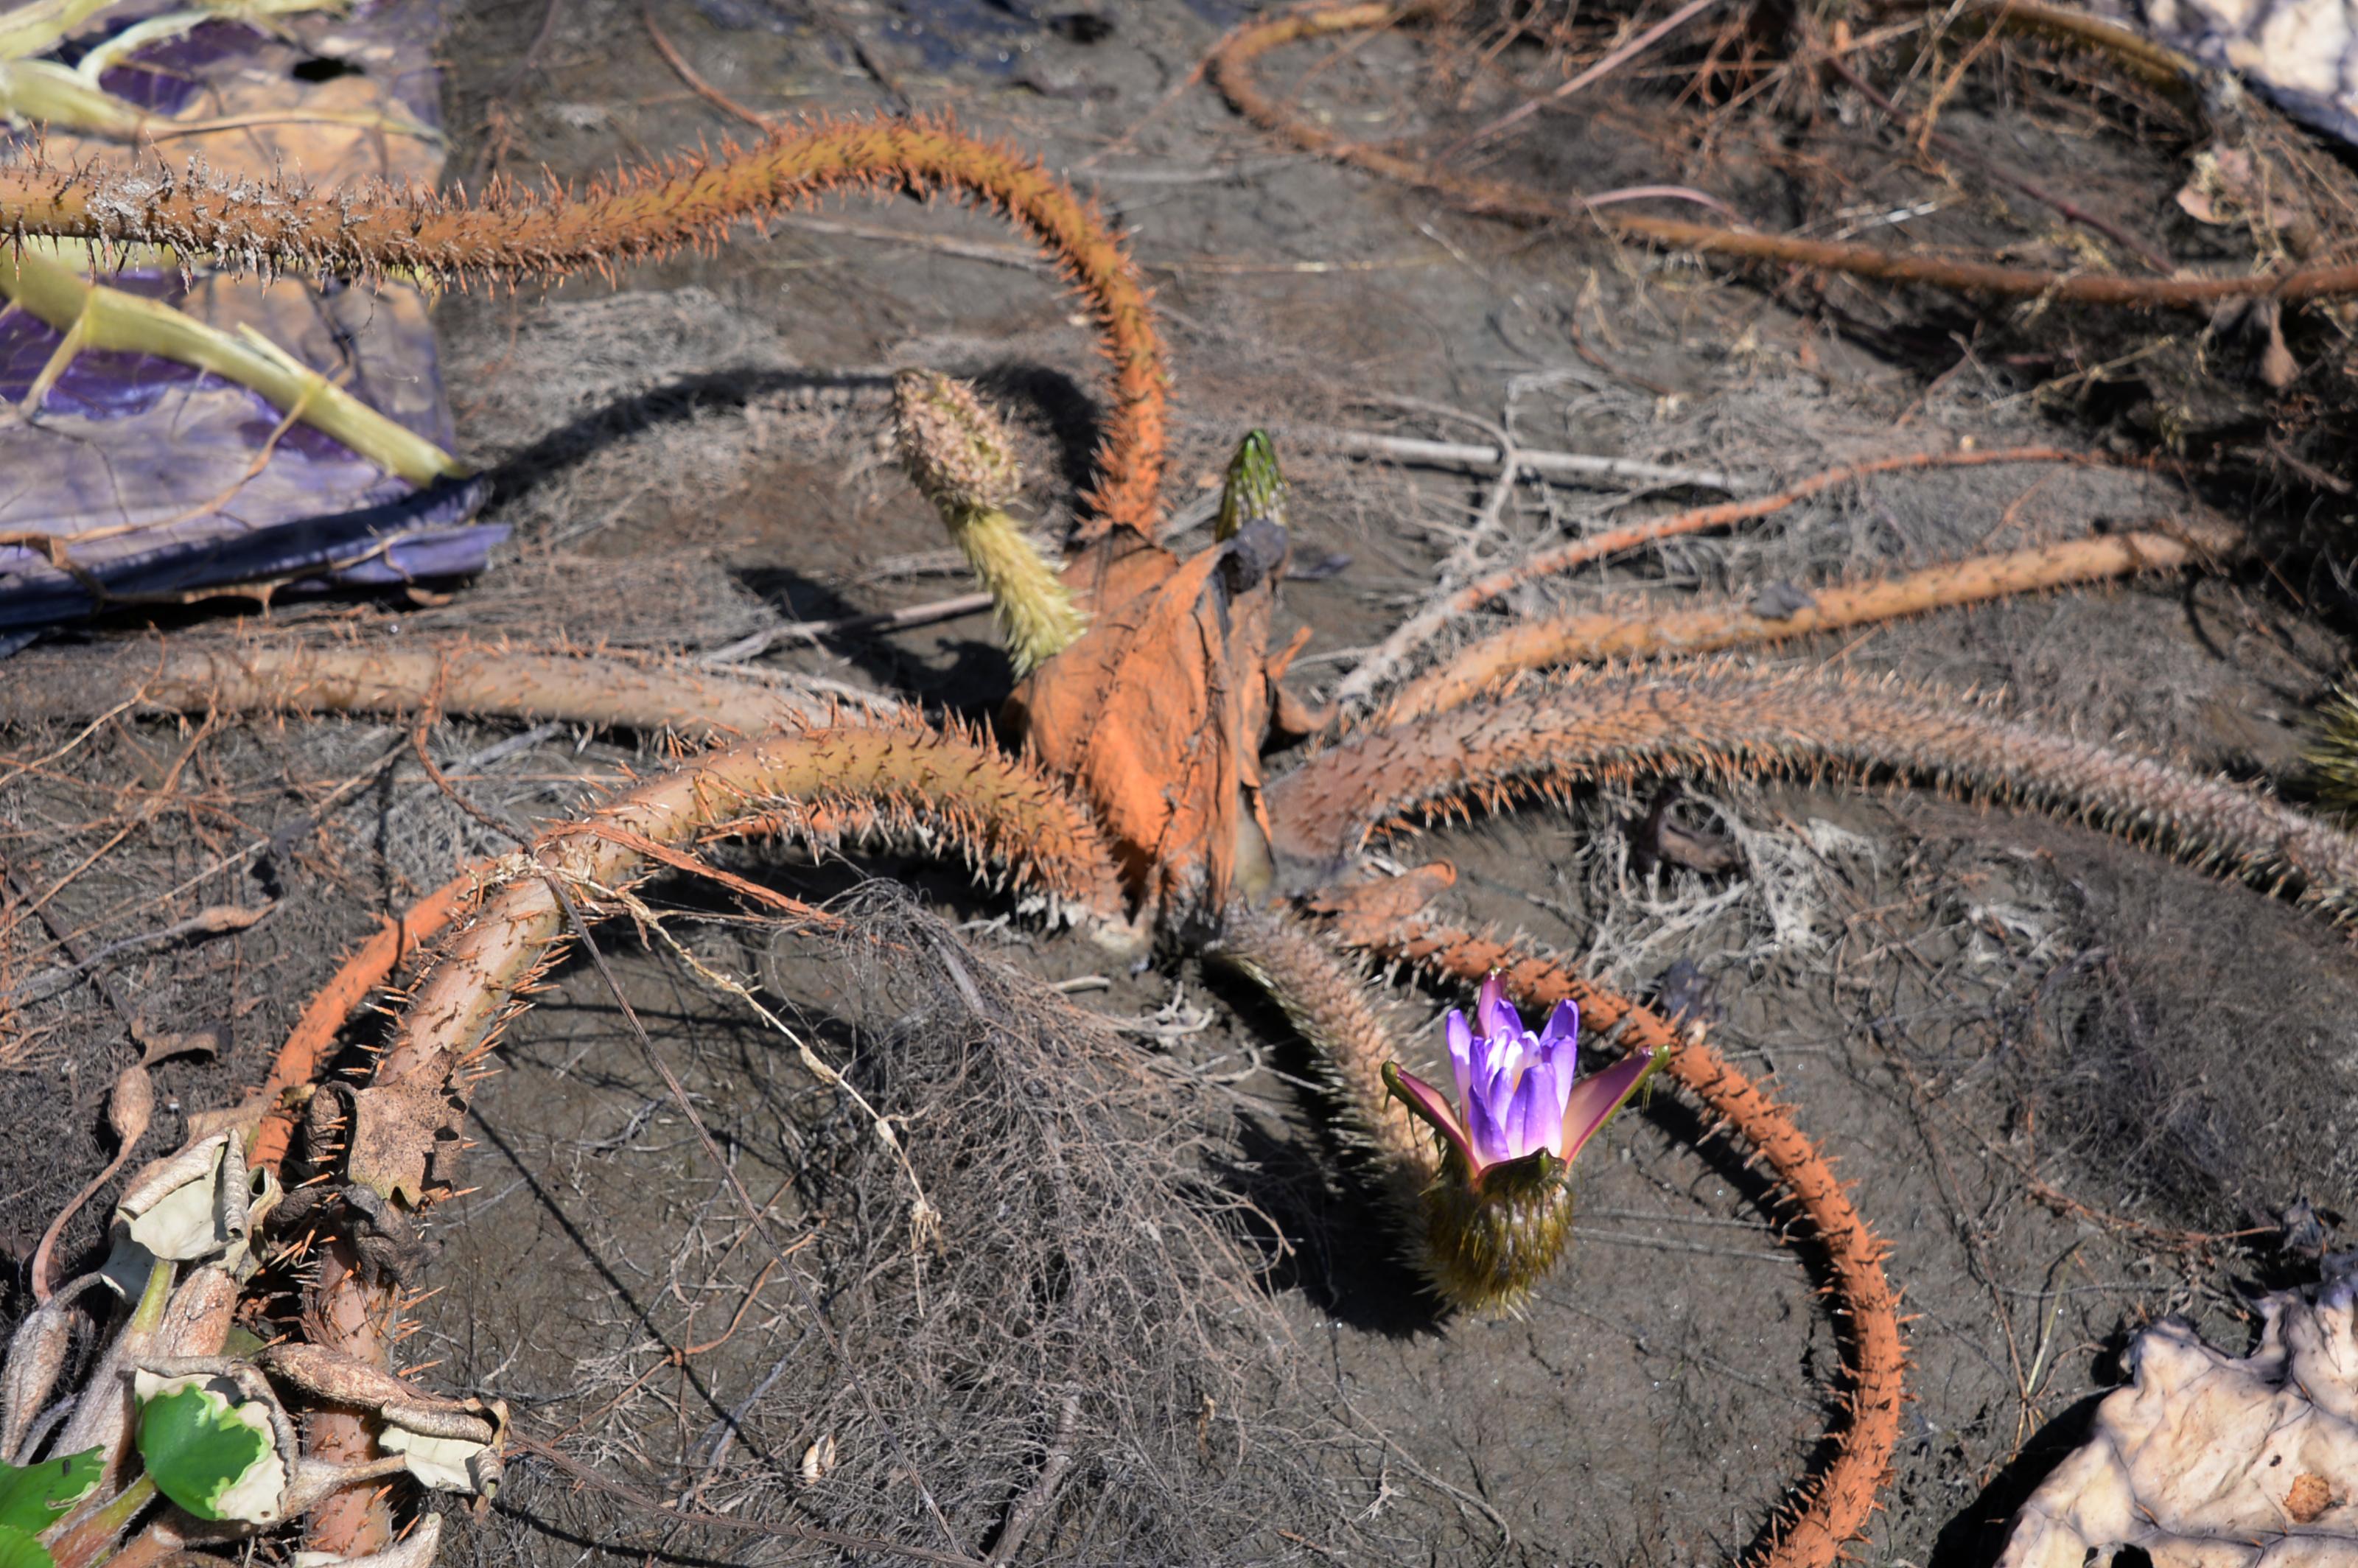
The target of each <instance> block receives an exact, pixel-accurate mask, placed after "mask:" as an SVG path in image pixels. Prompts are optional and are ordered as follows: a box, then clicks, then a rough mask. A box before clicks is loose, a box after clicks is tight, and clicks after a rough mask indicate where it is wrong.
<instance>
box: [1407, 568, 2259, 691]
mask: <svg viewBox="0 0 2358 1568" xmlns="http://www.w3.org/2000/svg"><path fill="white" fill-rule="evenodd" d="M2237 544H2238V540H2237V539H2236V538H2235V537H2234V535H2231V534H2229V533H2228V532H2227V531H2226V530H2224V529H2214V528H2203V529H2195V528H2186V527H2180V528H2177V529H2174V530H2173V531H2171V532H2169V533H2157V532H2139V533H2131V534H2110V535H2102V536H2099V537H2096V538H2090V539H2071V540H2067V541H2066V542H2064V543H2062V544H2060V545H2040V546H2036V547H2034V548H2031V549H2027V550H2008V551H2004V552H2001V553H1997V554H1993V555H1986V556H1974V557H1970V558H1968V559H1966V560H1962V561H1951V562H1949V563H1947V564H1945V565H1942V566H1937V567H1926V568H1923V569H1922V570H1920V571H1913V572H1905V573H1900V574H1898V575H1895V576H1892V577H1887V578H1877V579H1873V580H1871V581H1867V582H1856V583H1849V584H1844V585H1841V586H1837V587H1833V588H1822V589H1813V590H1812V593H1811V595H1810V602H1809V603H1808V604H1806V605H1804V606H1802V607H1801V609H1799V610H1796V611H1793V612H1792V613H1790V614H1789V615H1763V614H1761V613H1760V612H1758V611H1756V610H1753V609H1752V608H1750V607H1749V606H1748V605H1747V604H1745V603H1743V602H1741V601H1729V600H1723V601H1721V602H1718V603H1714V604H1709V605H1706V606H1704V607H1703V608H1701V609H1689V610H1663V609H1661V608H1660V607H1658V606H1649V607H1647V608H1644V609H1639V610H1627V611H1591V612H1589V613H1586V614H1581V615H1557V616H1552V617H1550V618H1548V619H1547V620H1544V621H1532V622H1525V623H1524V624H1522V625H1520V626H1512V627H1509V628H1508V629H1507V630H1506V631H1504V632H1498V633H1493V634H1492V635H1490V636H1487V637H1485V638H1483V639H1482V640H1481V641H1480V642H1478V643H1474V644H1473V645H1472V646H1470V647H1468V648H1466V649H1464V650H1463V651H1461V652H1460V653H1458V654H1456V655H1455V656H1454V657H1452V658H1451V659H1450V660H1449V661H1448V662H1447V663H1446V664H1444V665H1441V666H1440V667H1439V668H1437V669H1433V670H1431V671H1428V672H1427V673H1426V674H1424V675H1423V676H1419V677H1418V678H1417V679H1416V680H1414V681H1412V682H1411V683H1410V684H1409V686H1408V687H1407V688H1406V689H1405V690H1403V691H1402V692H1401V695H1400V696H1399V697H1395V698H1393V699H1392V701H1391V702H1390V703H1389V704H1387V705H1386V706H1385V708H1384V711H1383V722H1384V723H1386V724H1397V723H1400V722H1401V721H1402V720H1404V719H1412V718H1415V717H1417V716H1418V715H1420V714H1426V713H1438V712H1440V711H1441V710H1442V709H1443V708H1455V707H1456V706H1457V705H1458V704H1459V703H1461V702H1466V701H1468V700H1470V699H1472V698H1473V697H1476V696H1477V695H1479V694H1480V693H1481V692H1483V691H1485V690H1487V689H1488V688H1489V687H1495V686H1497V685H1498V683H1499V682H1500V681H1502V680H1504V679H1506V678H1507V677H1508V676H1514V675H1519V674H1520V673H1522V672H1524V671H1526V670H1536V669H1544V668H1546V667H1547V666H1549V665H1569V664H1600V663H1603V662H1604V661H1606V660H1607V659H1650V658H1660V657H1662V656H1664V655H1666V654H1714V653H1719V652H1721V651H1723V650H1725V649H1728V648H1735V647H1742V646H1745V645H1747V644H1753V643H1775V642H1780V641H1782V640H1783V639H1785V638H1787V637H1801V636H1806V635H1807V634H1809V633H1812V632H1832V631H1836V630H1839V629H1841V628H1843V627H1846V626H1866V625H1872V624H1874V623H1876V622H1881V621H1893V620H1897V619H1898V618H1899V617H1901V616H1906V615H1921V614H1923V613H1924V612H1925V611H1931V610H1942V609H1946V608H1949V607H1952V606H1955V605H1961V604H1978V603H1982V602H1983V601H1985V600H1992V599H2003V598H2006V596H2008V595H2010V594H2017V593H2037V592H2039V591H2042V590H2044V589H2056V588H2062V587H2065V586H2066V585H2068V584H2071V583H2082V582H2099V581H2102V580H2104V579H2107V578H2117V577H2126V576H2128V575H2130V574H2131V573H2133V572H2151V571H2171V570H2175V569H2177V568H2180V567H2185V566H2188V565H2190V564H2194V563H2197V562H2199V561H2201V560H2204V559H2206V558H2212V557H2218V556H2222V555H2225V554H2227V553H2229V552H2230V551H2232V550H2234V548H2235V547H2236V546H2237Z"/></svg>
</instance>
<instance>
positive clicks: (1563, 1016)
mask: <svg viewBox="0 0 2358 1568" xmlns="http://www.w3.org/2000/svg"><path fill="white" fill-rule="evenodd" d="M1579 1038H1580V1004H1579V1003H1578V1002H1576V1001H1569V1000H1567V1001H1560V1002H1558V1003H1556V1004H1555V1011H1553V1012H1552V1013H1550V1014H1548V1021H1547V1027H1546V1028H1545V1029H1542V1030H1541V1031H1540V1044H1542V1045H1547V1044H1553V1043H1554V1042H1556V1041H1558V1040H1577V1039H1579Z"/></svg>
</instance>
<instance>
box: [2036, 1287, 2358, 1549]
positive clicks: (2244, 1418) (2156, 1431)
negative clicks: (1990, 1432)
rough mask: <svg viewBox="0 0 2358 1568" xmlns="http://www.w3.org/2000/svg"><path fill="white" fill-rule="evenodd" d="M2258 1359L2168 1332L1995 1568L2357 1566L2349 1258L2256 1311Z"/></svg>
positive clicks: (2179, 1328)
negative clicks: (2310, 1286)
mask: <svg viewBox="0 0 2358 1568" xmlns="http://www.w3.org/2000/svg"><path fill="white" fill-rule="evenodd" d="M2260 1311H2261V1313H2262V1314H2263V1317H2264V1319H2265V1323H2266V1326H2265V1328H2264V1329H2263V1330H2262V1333H2261V1336H2260V1344H2259V1347H2258V1348H2257V1349H2256V1350H2255V1351H2254V1352H2253V1353H2252V1354H2251V1355H2249V1356H2247V1357H2240V1358H2239V1357H2233V1356H2229V1355H2227V1354H2225V1353H2224V1352H2223V1351H2219V1350H2214V1349H2212V1347H2211V1346H2207V1345H2205V1344H2203V1343H2202V1341H2201V1339H2200V1338H2198V1337H2196V1336H2195V1334H2194V1331H2193V1330H2192V1329H2191V1328H2190V1327H2188V1326H2187V1325H2184V1324H2182V1323H2178V1322H2174V1321H2172V1322H2163V1323H2160V1324H2157V1325H2154V1326H2153V1327H2152V1328H2149V1329H2147V1330H2146V1331H2145V1332H2144V1333H2143V1334H2141V1335H2139V1336H2137V1337H2136V1342H2135V1343H2134V1344H2133V1345H2131V1346H2130V1347H2129V1357H2128V1358H2129V1364H2130V1366H2131V1367H2132V1368H2134V1370H2135V1374H2136V1380H2135V1381H2134V1382H2133V1383H2132V1384H2131V1385H2130V1386H2129V1387H2127V1388H2125V1389H2122V1390H2118V1391H2116V1392H2115V1393H2113V1394H2111V1395H2109V1396H2108V1397H2106V1399H2105V1400H2104V1403H2103V1404H2101V1405H2099V1406H2098V1407H2097V1408H2096V1421H2095V1429H2094V1431H2093V1432H2092V1433H2090V1434H2089V1438H2088V1441H2087V1443H2086V1444H2083V1445H2082V1446H2081V1447H2079V1448H2077V1449H2074V1450H2073V1451H2072V1453H2071V1455H2070V1456H2069V1457H2068V1458H2066V1459H2065V1460H2064V1461H2063V1463H2062V1464H2061V1465H2058V1466H2057V1467H2056V1469H2055V1471H2054V1473H2053V1474H2052V1475H2050V1476H2048V1477H2047V1479H2046V1480H2045V1481H2044V1482H2043V1483H2041V1484H2040V1486H2039V1489H2038V1490H2037V1491H2036V1492H2034V1493H2032V1494H2031V1496H2030V1500H2029V1501H2028V1502H2027V1503H2025V1504H2024V1505H2023V1507H2022V1510H2021V1512H2019V1513H2018V1514H2017V1515H2016V1516H2015V1519H2014V1522H2013V1525H2012V1527H2011V1533H2010V1535H2009V1537H2008V1539H2007V1541H2006V1552H2005V1554H2004V1555H2003V1556H2002V1557H2000V1558H1999V1559H1998V1568H2082V1564H2085V1565H2086V1568H2108V1565H2110V1564H2113V1563H2124V1562H2128V1561H2132V1560H2135V1561H2145V1562H2150V1563H2152V1565H2153V1568H2293V1565H2294V1564H2299V1568H2358V1321H2353V1320H2358V1254H2348V1255H2344V1256H2343V1257H2342V1258H2341V1259H2340V1260H2338V1266H2336V1267H2330V1268H2329V1269H2328V1271H2327V1279H2326V1282H2325V1283H2324V1284H2322V1285H2320V1286H2319V1287H2317V1288H2316V1289H2315V1290H2313V1291H2310V1292H2300V1291H2286V1292H2277V1294H2274V1295H2271V1296H2268V1297H2266V1298H2265V1299H2264V1300H2263V1301H2262V1302H2261V1303H2260Z"/></svg>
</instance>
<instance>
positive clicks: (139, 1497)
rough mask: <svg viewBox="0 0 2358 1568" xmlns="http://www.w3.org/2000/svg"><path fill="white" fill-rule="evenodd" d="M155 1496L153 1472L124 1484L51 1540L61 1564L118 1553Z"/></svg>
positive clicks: (84, 1567)
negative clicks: (99, 1506)
mask: <svg viewBox="0 0 2358 1568" xmlns="http://www.w3.org/2000/svg"><path fill="white" fill-rule="evenodd" d="M141 1304H142V1305H143V1306H144V1305H145V1304H146V1303H144V1302H143V1303H141ZM155 1500H156V1482H155V1479H154V1477H152V1476H140V1477H139V1478H138V1479H137V1480H135V1481H134V1482H132V1483H131V1484H130V1485H129V1486H127V1487H124V1488H123V1490H121V1491H120V1492H117V1493H116V1494H115V1495H114V1498H112V1499H110V1500H109V1501H108V1502H107V1504H106V1506H105V1507H103V1508H102V1509H99V1510H98V1511H97V1512H96V1513H94V1514H92V1515H91V1516H90V1517H88V1518H87V1519H83V1520H82V1521H81V1523H80V1524H77V1525H74V1526H72V1527H70V1529H68V1530H66V1532H65V1534H64V1535H62V1536H60V1537H59V1539H57V1540H55V1541H49V1542H47V1544H48V1546H49V1555H50V1556H51V1557H52V1558H54V1559H56V1561H57V1568H97V1564H99V1563H103V1562H104V1561H105V1560H106V1559H107V1558H109V1557H111V1556H113V1555H114V1547H115V1543H116V1542H117V1541H120V1540H122V1538H123V1532H124V1530H128V1529H130V1528H131V1521H132V1520H133V1519H137V1518H138V1517H139V1510H140V1509H144V1508H146V1506H147V1505H148V1504H149V1503H151V1502H154V1501H155Z"/></svg>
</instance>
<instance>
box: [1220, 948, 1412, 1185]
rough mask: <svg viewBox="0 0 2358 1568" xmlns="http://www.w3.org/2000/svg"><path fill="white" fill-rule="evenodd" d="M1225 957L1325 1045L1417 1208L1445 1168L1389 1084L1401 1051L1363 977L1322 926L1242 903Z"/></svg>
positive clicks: (1388, 1166)
mask: <svg viewBox="0 0 2358 1568" xmlns="http://www.w3.org/2000/svg"><path fill="white" fill-rule="evenodd" d="M1215 952H1216V953H1217V957H1219V959H1220V961H1221V962H1223V963H1225V964H1227V965H1228V966H1229V967H1230V968H1235V969H1237V970H1238V971H1240V972H1242V973H1243V974H1244V975H1246V976H1247V977H1248V978H1249V979H1251V980H1252V981H1253V982H1254V983H1255V984H1256V985H1259V986H1260V987H1261V989H1264V990H1266V991H1267V992H1268V993H1269V994H1270V996H1271V998H1272V999H1273V1000H1275V1001H1276V1002H1277V1005H1278V1007H1279V1008H1280V1010H1282V1011H1283V1012H1284V1014H1285V1016H1286V1020H1287V1022H1290V1023H1292V1024H1293V1027H1294V1028H1295V1030H1296V1031H1298V1032H1299V1033H1301V1035H1302V1037H1303V1039H1305V1040H1307V1041H1309V1042H1310V1043H1311V1044H1312V1045H1314V1046H1315V1047H1316V1048H1317V1053H1318V1055H1317V1060H1318V1065H1319V1068H1320V1071H1321V1073H1322V1075H1323V1076H1324V1077H1325V1082H1326V1087H1327V1088H1328V1089H1329V1090H1330V1091H1331V1092H1332V1093H1333V1094H1334V1095H1335V1097H1336V1099H1338V1100H1339V1101H1341V1102H1342V1104H1343V1106H1344V1108H1346V1109H1347V1110H1348V1111H1349V1113H1350V1114H1351V1116H1352V1117H1353V1118H1354V1119H1356V1120H1357V1127H1356V1128H1355V1129H1353V1131H1354V1133H1355V1134H1356V1137H1357V1140H1358V1141H1360V1142H1361V1143H1363V1144H1364V1145H1365V1146H1366V1147H1367V1148H1368V1150H1369V1151H1370V1152H1373V1153H1374V1154H1375V1156H1376V1157H1377V1159H1378V1160H1379V1162H1381V1164H1382V1166H1383V1168H1384V1173H1385V1174H1386V1175H1387V1176H1388V1177H1390V1179H1391V1183H1392V1185H1393V1187H1394V1193H1393V1195H1394V1196H1395V1197H1398V1198H1403V1199H1405V1202H1404V1203H1403V1204H1402V1213H1403V1214H1411V1213H1413V1212H1414V1208H1415V1195H1416V1192H1417V1189H1418V1188H1420V1187H1422V1186H1423V1185H1424V1184H1426V1183H1427V1182H1430V1181H1431V1180H1432V1179H1433V1175H1434V1174H1435V1173H1437V1172H1438V1171H1439V1170H1440V1168H1441V1162H1440V1158H1439V1156H1438V1155H1436V1154H1435V1153H1434V1152H1433V1134H1432V1133H1431V1132H1429V1131H1427V1130H1425V1127H1424V1125H1423V1124H1422V1122H1420V1121H1418V1120H1417V1119H1415V1118H1414V1117H1412V1116H1411V1115H1409V1113H1408V1110H1407V1108H1406V1107H1404V1106H1402V1105H1401V1103H1400V1102H1399V1101H1398V1100H1396V1099H1394V1098H1392V1096H1391V1094H1390V1091H1389V1090H1387V1089H1386V1088H1385V1087H1384V1075H1383V1067H1384V1064H1385V1063H1386V1062H1391V1061H1397V1060H1399V1058H1400V1055H1401V1052H1400V1049H1399V1047H1398V1046H1397V1045H1395V1044H1393V1042H1392V1038H1391V1033H1390V1031H1389V1030H1387V1029H1386V1028H1385V1027H1384V1023H1383V1020H1382V1019H1381V1018H1379V1016H1378V1015H1377V1012H1376V1010H1375V1008H1374V1006H1373V1005H1372V1004H1371V1003H1370V1002H1369V1000H1368V994H1369V993H1368V983H1367V977H1365V976H1364V975H1359V974H1355V973H1353V972H1352V970H1351V968H1350V966H1349V964H1348V962H1347V960H1345V959H1344V958H1342V957H1340V956H1339V955H1337V954H1336V952H1335V951H1334V949H1333V947H1332V946H1331V945H1330V944H1328V942H1327V941H1326V940H1325V937H1324V936H1323V935H1321V934H1320V933H1318V932H1316V931H1314V930H1313V929H1310V928H1308V927H1305V926H1303V925H1298V924H1296V923H1294V922H1293V921H1290V920H1286V919H1283V918H1282V917H1280V916H1278V915H1276V914H1271V913H1267V912H1264V911H1261V910H1258V909H1253V908H1250V907H1248V906H1247V905H1244V904H1241V903H1239V904H1232V905H1230V906H1229V909H1228V918H1227V921H1226V923H1225V926H1224V929H1223V930H1222V932H1221V934H1220V939H1219V944H1218V946H1217V948H1216V949H1215Z"/></svg>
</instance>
